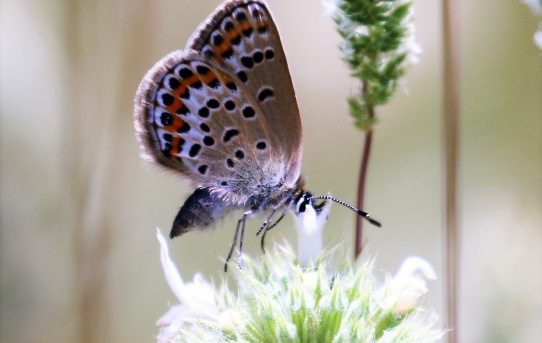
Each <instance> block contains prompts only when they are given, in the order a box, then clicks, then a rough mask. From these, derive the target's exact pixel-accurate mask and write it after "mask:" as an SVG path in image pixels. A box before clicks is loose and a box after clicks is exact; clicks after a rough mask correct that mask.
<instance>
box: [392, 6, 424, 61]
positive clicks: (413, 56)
mask: <svg viewBox="0 0 542 343" xmlns="http://www.w3.org/2000/svg"><path fill="white" fill-rule="evenodd" d="M398 5H399V4H398ZM403 27H404V28H405V30H406V32H405V36H404V37H403V42H402V44H401V47H400V48H399V52H400V53H406V54H407V58H406V63H407V64H411V65H412V64H416V63H418V62H419V57H418V56H419V55H421V53H422V49H421V47H420V45H419V44H418V42H417V41H416V27H415V26H414V3H412V4H411V5H410V8H409V10H408V14H407V15H406V16H405V18H404V19H403Z"/></svg>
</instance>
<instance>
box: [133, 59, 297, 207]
mask: <svg viewBox="0 0 542 343" xmlns="http://www.w3.org/2000/svg"><path fill="white" fill-rule="evenodd" d="M134 115H135V128H136V133H137V136H138V139H139V141H140V145H141V148H142V151H143V156H144V157H146V158H147V159H150V160H152V161H154V162H157V163H158V164H160V165H162V166H165V167H167V168H168V169H170V170H173V171H176V172H180V173H182V174H184V175H185V176H186V177H187V178H188V179H190V180H191V181H193V182H194V183H196V184H198V185H200V186H202V187H205V188H207V189H209V190H210V191H211V192H212V193H213V194H214V195H215V196H217V197H218V198H220V199H222V200H224V201H226V202H227V203H228V204H231V205H239V206H241V205H244V204H245V203H246V202H247V200H248V198H249V197H250V196H251V195H253V194H258V193H260V194H261V189H262V188H263V189H272V187H273V186H276V185H277V184H280V183H284V178H285V172H284V171H285V170H286V169H287V165H286V161H285V160H283V159H281V156H282V154H281V151H280V149H274V148H273V147H276V146H278V144H279V140H278V137H277V136H276V135H275V134H274V133H273V132H271V126H270V124H269V123H268V121H267V117H266V116H264V114H263V113H262V110H261V109H260V107H259V103H258V101H257V100H256V99H254V98H253V97H252V96H251V93H250V92H249V90H248V89H247V87H246V86H245V85H244V84H243V83H242V82H241V81H239V80H238V79H237V78H235V77H234V76H232V75H229V74H228V72H226V71H225V70H223V69H222V67H221V66H219V65H217V64H216V63H215V62H214V61H212V60H209V59H208V58H207V57H206V56H204V55H203V54H202V53H200V52H197V51H191V50H184V51H176V52H173V53H170V54H169V55H167V56H166V57H164V58H163V59H162V60H161V61H159V62H158V63H157V64H156V65H155V66H154V67H153V68H152V69H151V70H150V71H149V72H148V73H147V75H146V76H145V78H144V79H143V81H142V82H141V84H140V87H139V89H138V92H137V95H136V99H135V110H134Z"/></svg>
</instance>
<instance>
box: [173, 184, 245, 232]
mask: <svg viewBox="0 0 542 343" xmlns="http://www.w3.org/2000/svg"><path fill="white" fill-rule="evenodd" d="M234 209H235V206H231V205H229V204H228V203H226V202H224V201H223V200H221V199H219V198H217V197H216V196H213V194H212V193H211V192H210V191H209V189H207V188H197V189H196V190H195V191H194V193H192V194H191V195H190V196H189V197H188V199H186V201H185V202H184V204H183V206H182V207H181V209H180V210H179V212H178V213H177V216H176V217H175V220H174V221H173V227H172V228H171V233H170V237H171V238H174V237H177V236H180V235H182V234H184V233H186V232H188V231H192V230H195V229H198V228H205V227H208V226H210V225H211V224H213V223H215V222H216V221H218V220H219V219H221V218H222V217H223V216H224V215H226V214H227V213H229V212H230V211H232V210H234Z"/></svg>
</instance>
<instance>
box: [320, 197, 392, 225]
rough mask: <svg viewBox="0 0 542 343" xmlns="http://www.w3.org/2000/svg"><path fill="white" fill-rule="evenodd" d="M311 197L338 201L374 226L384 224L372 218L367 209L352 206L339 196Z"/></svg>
mask: <svg viewBox="0 0 542 343" xmlns="http://www.w3.org/2000/svg"><path fill="white" fill-rule="evenodd" d="M309 199H313V200H331V201H333V202H336V203H337V204H339V205H342V206H344V207H346V208H349V209H351V210H352V211H354V212H356V213H357V214H359V215H360V216H362V217H363V218H365V219H366V220H367V221H368V222H369V223H371V224H373V225H374V226H376V227H381V226H382V224H381V223H380V222H379V221H378V220H375V219H373V218H371V216H370V215H369V213H367V212H365V211H362V210H360V209H359V208H355V207H354V206H352V205H350V204H347V203H345V202H344V201H342V200H339V199H337V198H334V197H332V196H329V195H315V196H312V197H310V198H309Z"/></svg>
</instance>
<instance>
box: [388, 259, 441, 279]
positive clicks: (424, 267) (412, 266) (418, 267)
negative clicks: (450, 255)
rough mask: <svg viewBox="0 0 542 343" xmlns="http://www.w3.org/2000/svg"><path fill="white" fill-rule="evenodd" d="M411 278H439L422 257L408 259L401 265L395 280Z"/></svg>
mask: <svg viewBox="0 0 542 343" xmlns="http://www.w3.org/2000/svg"><path fill="white" fill-rule="evenodd" d="M411 277H418V278H422V279H426V280H435V279H436V278H437V275H436V274H435V271H434V270H433V267H432V266H431V264H429V262H427V261H426V260H424V259H423V258H421V257H415V256H413V257H409V258H407V259H406V260H405V261H404V262H403V264H402V265H401V268H399V272H397V275H396V276H395V278H394V279H397V280H399V279H408V278H411Z"/></svg>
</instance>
